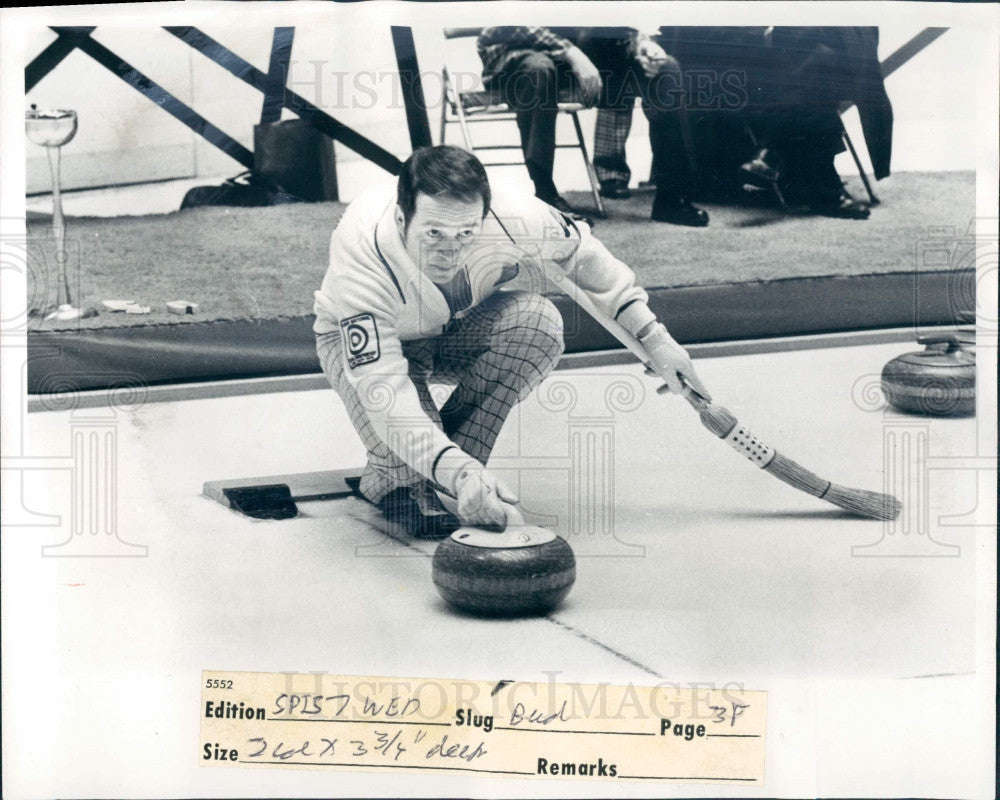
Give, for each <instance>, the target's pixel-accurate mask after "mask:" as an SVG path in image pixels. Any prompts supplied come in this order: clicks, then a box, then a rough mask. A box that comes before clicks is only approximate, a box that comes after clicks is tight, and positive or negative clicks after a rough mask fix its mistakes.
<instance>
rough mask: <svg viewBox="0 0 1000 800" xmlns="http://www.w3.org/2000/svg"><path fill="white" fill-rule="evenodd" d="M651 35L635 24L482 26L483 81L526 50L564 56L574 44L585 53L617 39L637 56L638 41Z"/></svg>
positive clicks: (479, 48)
mask: <svg viewBox="0 0 1000 800" xmlns="http://www.w3.org/2000/svg"><path fill="white" fill-rule="evenodd" d="M648 39H649V36H647V35H646V34H645V33H641V32H640V31H638V30H636V29H635V28H622V27H618V28H608V27H603V28H540V27H536V26H528V25H519V26H518V25H506V26H496V27H492V28H483V31H482V33H480V34H479V39H478V40H477V42H476V46H477V49H478V50H479V58H480V59H481V60H482V62H483V85H484V86H486V87H487V88H489V86H490V81H491V80H493V78H495V77H496V76H497V75H499V74H500V73H501V72H502V71H503V69H504V67H506V66H507V64H508V63H509V62H510V61H512V60H514V59H517V58H520V57H522V56H524V55H525V54H527V53H547V54H548V55H550V56H551V57H552V58H554V59H557V60H558V59H560V58H564V57H565V55H566V51H567V50H569V49H570V48H571V47H574V46H576V47H579V48H580V49H582V50H583V51H584V52H585V53H587V52H589V49H590V47H591V46H597V47H598V48H600V46H601V45H602V44H605V43H606V42H609V41H617V42H619V43H620V44H621V45H622V46H623V47H624V48H625V52H626V53H627V55H628V57H629V58H634V57H635V54H636V51H637V48H638V45H639V43H640V42H642V41H644V40H648Z"/></svg>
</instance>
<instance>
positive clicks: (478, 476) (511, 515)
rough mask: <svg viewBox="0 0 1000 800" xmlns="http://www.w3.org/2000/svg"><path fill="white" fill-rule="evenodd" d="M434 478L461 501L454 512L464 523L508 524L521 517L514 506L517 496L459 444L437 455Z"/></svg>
mask: <svg viewBox="0 0 1000 800" xmlns="http://www.w3.org/2000/svg"><path fill="white" fill-rule="evenodd" d="M432 477H433V479H434V480H435V481H437V482H438V484H439V485H440V486H441V487H442V488H443V489H444V491H445V492H447V493H448V494H450V495H451V496H452V497H454V498H455V499H456V500H457V501H458V502H457V506H458V507H457V508H456V510H455V513H456V514H457V516H458V518H459V519H460V520H461V521H462V523H463V524H465V525H499V526H500V527H506V526H507V524H508V523H509V522H515V521H517V518H518V517H519V515H518V514H517V509H515V508H514V507H513V503H516V502H517V495H515V494H514V492H512V491H511V490H510V489H509V488H508V487H507V486H506V485H505V484H504V483H503V482H502V481H500V480H498V479H497V477H496V476H495V475H494V474H493V473H492V472H489V471H488V470H487V469H486V468H485V467H483V465H482V464H480V463H479V462H478V461H476V459H474V458H473V457H472V456H470V455H469V454H468V453H465V452H463V451H462V450H460V449H459V448H458V447H457V446H453V447H449V448H447V449H445V450H444V451H442V452H441V454H440V455H438V458H437V463H436V465H435V467H434V475H433V476H432Z"/></svg>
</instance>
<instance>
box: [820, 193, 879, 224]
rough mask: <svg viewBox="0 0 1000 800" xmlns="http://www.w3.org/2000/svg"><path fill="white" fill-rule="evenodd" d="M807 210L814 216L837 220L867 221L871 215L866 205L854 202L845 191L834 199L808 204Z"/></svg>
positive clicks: (857, 201)
mask: <svg viewBox="0 0 1000 800" xmlns="http://www.w3.org/2000/svg"><path fill="white" fill-rule="evenodd" d="M809 208H810V210H811V211H812V212H813V213H814V214H820V215H822V216H824V217H836V218H838V219H868V217H869V216H870V215H871V209H870V208H869V207H868V204H867V203H864V202H862V201H861V200H855V199H854V198H853V197H851V195H850V194H848V192H847V190H846V189H843V190H842V191H841V192H840V194H839V195H837V196H835V197H830V198H829V199H824V200H819V201H813V202H812V203H810V204H809Z"/></svg>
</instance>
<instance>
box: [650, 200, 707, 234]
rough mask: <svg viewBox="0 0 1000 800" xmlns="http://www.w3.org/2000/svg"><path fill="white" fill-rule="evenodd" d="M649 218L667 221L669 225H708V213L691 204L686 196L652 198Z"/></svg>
mask: <svg viewBox="0 0 1000 800" xmlns="http://www.w3.org/2000/svg"><path fill="white" fill-rule="evenodd" d="M651 219H653V220H655V221H656V222H669V223H670V224H671V225H687V226H688V227H691V228H704V227H705V226H706V225H708V213H707V212H706V211H703V210H702V209H700V208H698V207H697V206H693V205H691V201H690V200H688V199H687V198H686V197H674V198H662V197H657V198H656V199H655V200H653V213H652V215H651Z"/></svg>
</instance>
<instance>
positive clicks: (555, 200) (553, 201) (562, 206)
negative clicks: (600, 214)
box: [538, 194, 594, 228]
mask: <svg viewBox="0 0 1000 800" xmlns="http://www.w3.org/2000/svg"><path fill="white" fill-rule="evenodd" d="M538 199H539V200H542V201H544V202H546V203H548V204H549V205H550V206H552V207H553V208H554V209H556V210H558V211H561V212H562V213H563V214H565V215H566V216H567V217H569V218H570V219H575V220H579V221H580V222H586V223H587V225H588V226H589V227H591V228H593V227H594V223H593V222H592V221H591V219H590V217H587V216H584V215H583V214H581V213H580V212H579V211H577V210H576V209H575V208H573V206H571V205H570V204H569V203H567V202H566V198H565V197H563V196H562V195H558V194H557V195H554V196H553V197H539V198H538Z"/></svg>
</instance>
